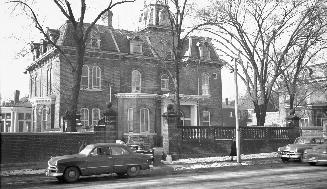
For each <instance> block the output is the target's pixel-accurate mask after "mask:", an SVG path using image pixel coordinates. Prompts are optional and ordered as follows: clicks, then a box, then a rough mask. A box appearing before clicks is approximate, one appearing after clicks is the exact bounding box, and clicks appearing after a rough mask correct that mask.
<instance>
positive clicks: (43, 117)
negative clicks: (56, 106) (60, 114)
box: [42, 108, 48, 129]
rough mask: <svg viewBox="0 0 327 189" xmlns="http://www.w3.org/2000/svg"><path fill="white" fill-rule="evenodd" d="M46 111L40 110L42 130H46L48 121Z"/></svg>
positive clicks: (44, 109)
mask: <svg viewBox="0 0 327 189" xmlns="http://www.w3.org/2000/svg"><path fill="white" fill-rule="evenodd" d="M47 115H48V114H47V109H46V108H43V109H42V127H43V129H46V128H47V121H48V116H47Z"/></svg>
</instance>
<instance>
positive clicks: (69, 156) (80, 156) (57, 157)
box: [49, 154, 85, 164]
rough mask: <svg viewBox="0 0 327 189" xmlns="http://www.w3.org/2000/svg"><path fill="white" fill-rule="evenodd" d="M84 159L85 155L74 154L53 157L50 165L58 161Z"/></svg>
mask: <svg viewBox="0 0 327 189" xmlns="http://www.w3.org/2000/svg"><path fill="white" fill-rule="evenodd" d="M82 157H85V155H83V154H73V155H63V156H55V157H51V159H50V160H49V164H55V162H57V161H62V160H63V161H64V160H71V159H75V158H82Z"/></svg>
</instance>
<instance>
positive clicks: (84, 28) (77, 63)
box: [10, 0, 135, 132]
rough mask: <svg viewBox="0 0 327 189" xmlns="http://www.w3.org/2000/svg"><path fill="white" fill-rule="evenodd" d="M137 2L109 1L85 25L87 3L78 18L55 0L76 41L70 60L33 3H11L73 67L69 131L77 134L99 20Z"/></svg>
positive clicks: (61, 0)
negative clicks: (81, 94) (82, 87)
mask: <svg viewBox="0 0 327 189" xmlns="http://www.w3.org/2000/svg"><path fill="white" fill-rule="evenodd" d="M134 1H135V0H120V1H116V2H114V1H113V0H109V1H108V5H107V6H106V7H105V8H103V9H102V10H101V11H100V12H99V13H98V14H97V16H96V17H95V18H94V19H93V20H92V22H91V23H90V24H85V23H84V18H85V13H86V8H87V5H86V1H85V0H81V1H80V15H79V16H78V17H77V16H76V15H75V14H74V13H73V9H72V4H71V2H70V1H68V0H53V3H54V5H53V6H54V7H56V8H58V9H59V10H60V12H61V13H62V14H63V15H64V16H65V17H66V18H67V19H68V20H69V22H70V24H72V26H73V27H72V28H73V31H72V36H73V41H74V46H75V50H76V56H74V57H73V58H70V57H68V56H66V55H65V52H64V51H63V49H62V48H61V47H60V46H58V45H57V44H56V42H55V41H53V40H51V38H50V36H48V35H47V33H46V29H45V27H44V26H43V25H42V24H41V23H40V21H39V19H40V18H39V17H38V15H37V13H36V12H35V10H34V9H33V3H32V2H33V1H32V0H31V1H29V0H18V1H10V2H11V3H15V5H16V7H22V10H23V11H25V12H26V14H27V15H30V17H31V19H32V20H33V22H34V23H35V27H36V28H37V29H38V30H39V31H40V32H41V33H42V34H43V36H44V38H45V39H46V40H47V42H48V43H50V44H51V45H53V46H54V47H55V48H56V49H57V50H58V51H59V53H60V54H61V55H62V56H63V57H64V58H65V60H66V62H67V63H68V64H69V65H70V67H71V72H72V75H73V81H72V86H73V87H72V89H71V95H70V100H69V104H68V109H67V111H66V117H67V121H68V123H67V131H71V132H76V117H75V115H76V113H77V104H78V98H79V92H80V82H81V74H82V67H83V65H84V55H85V48H86V44H87V41H88V39H89V37H90V32H91V30H92V28H93V27H94V25H95V24H96V23H97V22H98V20H99V19H100V18H101V17H102V16H103V15H104V14H105V13H106V12H108V11H109V10H111V9H112V8H113V7H115V6H117V5H120V4H123V3H128V2H134Z"/></svg>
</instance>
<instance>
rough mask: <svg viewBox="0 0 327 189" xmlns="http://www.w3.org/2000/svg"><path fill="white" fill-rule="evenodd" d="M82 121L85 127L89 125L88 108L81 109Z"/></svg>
mask: <svg viewBox="0 0 327 189" xmlns="http://www.w3.org/2000/svg"><path fill="white" fill-rule="evenodd" d="M81 123H82V125H83V126H84V127H85V126H89V110H88V109H87V108H82V109H81Z"/></svg>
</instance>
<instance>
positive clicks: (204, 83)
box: [202, 73, 210, 95]
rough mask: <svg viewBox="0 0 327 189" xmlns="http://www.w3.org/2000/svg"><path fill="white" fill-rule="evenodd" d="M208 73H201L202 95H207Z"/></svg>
mask: <svg viewBox="0 0 327 189" xmlns="http://www.w3.org/2000/svg"><path fill="white" fill-rule="evenodd" d="M209 79H210V77H209V74H207V73H203V74H202V95H209V89H210V87H209Z"/></svg>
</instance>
